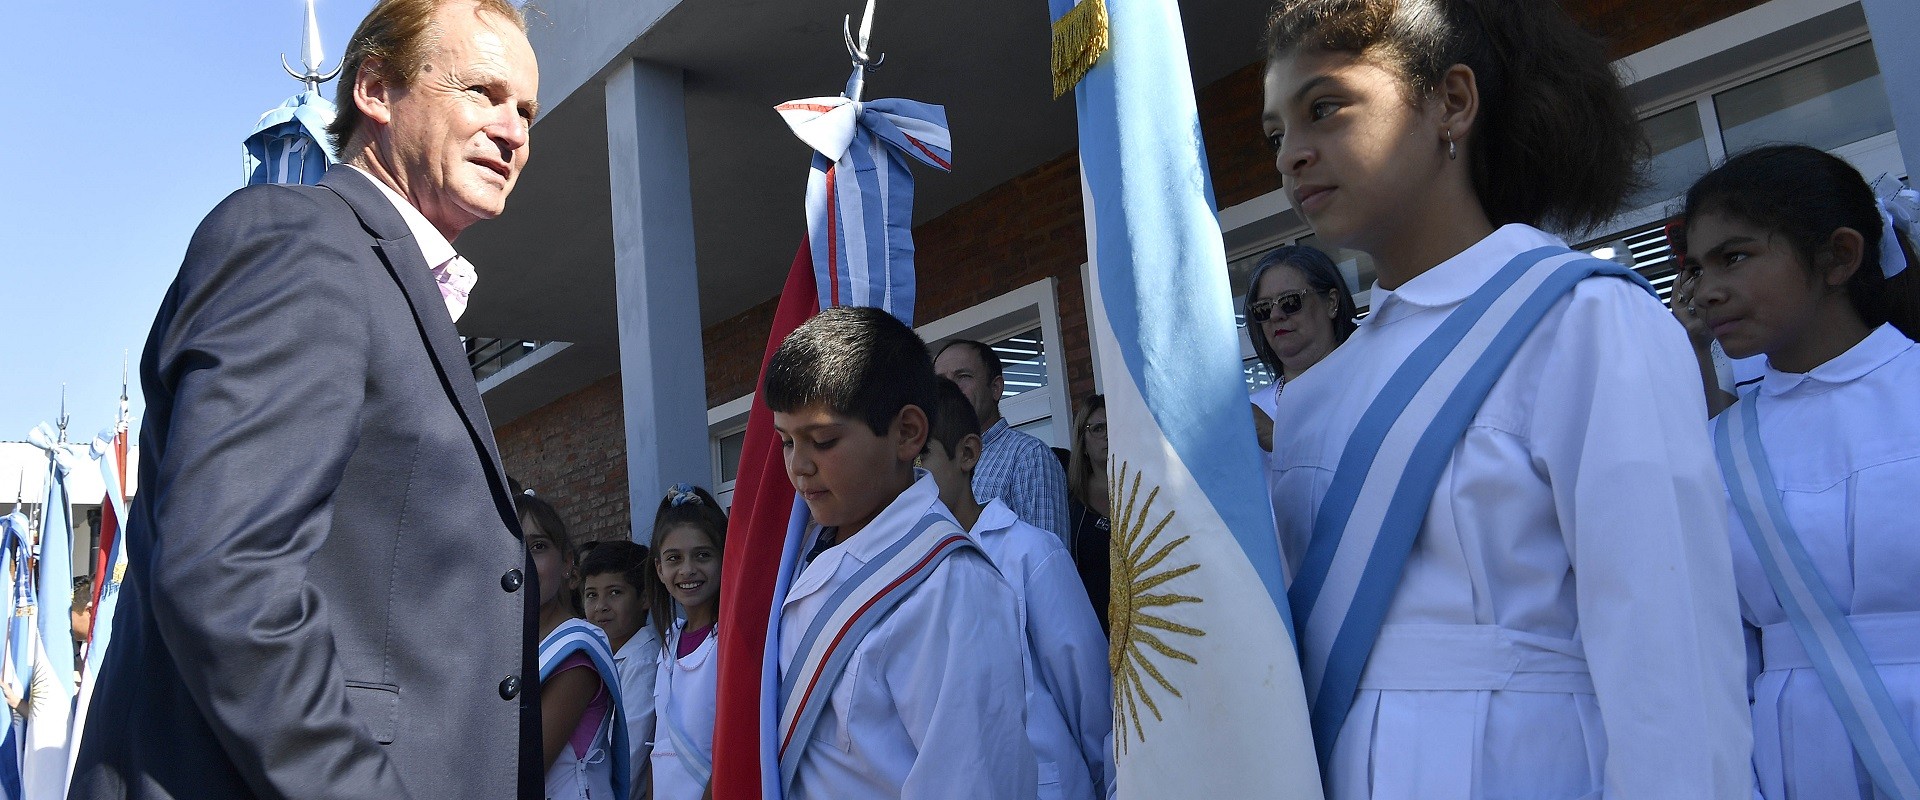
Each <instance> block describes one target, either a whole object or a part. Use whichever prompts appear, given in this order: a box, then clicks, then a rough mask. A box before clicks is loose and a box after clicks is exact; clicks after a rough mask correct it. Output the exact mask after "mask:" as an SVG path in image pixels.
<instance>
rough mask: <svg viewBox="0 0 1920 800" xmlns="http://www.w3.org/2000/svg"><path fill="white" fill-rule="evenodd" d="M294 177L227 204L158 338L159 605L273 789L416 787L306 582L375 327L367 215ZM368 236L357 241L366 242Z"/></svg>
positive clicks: (179, 659)
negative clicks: (374, 719)
mask: <svg viewBox="0 0 1920 800" xmlns="http://www.w3.org/2000/svg"><path fill="white" fill-rule="evenodd" d="M340 213H344V211H341V210H333V209H330V208H327V207H324V206H322V205H321V204H320V203H319V201H317V200H315V199H314V198H313V197H311V196H308V195H305V194H302V193H300V192H299V191H297V190H294V189H290V188H285V187H273V188H269V189H263V190H249V191H245V192H241V193H238V194H236V195H235V196H234V197H232V198H229V199H228V201H227V202H225V203H223V204H222V205H221V207H220V208H218V209H216V210H215V211H214V213H213V214H211V215H210V216H209V217H208V219H207V221H206V222H204V223H202V225H201V227H200V229H199V231H197V232H196V233H195V235H194V239H193V242H192V243H191V244H190V245H189V248H188V251H187V257H186V261H185V263H184V264H183V265H182V267H181V274H180V278H179V279H178V280H177V281H176V282H175V285H174V288H173V290H172V293H171V294H172V296H171V297H170V298H169V305H168V307H169V308H171V310H172V317H171V319H165V318H163V321H162V327H161V329H160V330H157V331H156V335H155V338H154V340H153V342H152V344H151V345H150V346H151V347H153V348H156V352H155V353H154V354H153V357H154V362H155V366H156V371H157V376H158V379H159V381H160V383H161V384H162V386H163V392H164V394H165V395H166V396H170V397H171V407H170V410H169V414H168V416H167V419H166V433H165V437H166V439H165V445H164V450H163V452H162V453H160V460H159V463H158V465H157V467H158V468H157V473H156V474H157V477H158V481H157V482H156V484H155V485H153V486H142V487H141V489H142V490H143V491H153V492H158V493H159V496H158V498H157V499H156V502H155V505H154V507H155V523H154V524H155V528H156V530H155V531H154V532H153V540H154V547H153V559H154V563H153V564H152V565H151V574H152V582H153V586H152V587H151V598H152V606H153V615H154V619H155V622H156V624H157V625H158V627H159V631H160V635H161V636H162V637H163V638H164V639H165V641H166V644H167V648H168V650H169V651H170V652H171V653H172V655H173V658H174V660H175V662H176V663H177V665H178V667H179V672H180V675H181V678H182V679H183V680H184V681H185V683H186V687H187V689H188V691H189V692H191V694H192V696H193V698H194V700H195V701H196V702H197V703H198V705H199V707H200V708H201V710H202V711H203V712H204V713H205V716H206V721H207V723H208V724H209V725H210V726H211V727H212V729H213V731H214V733H215V735H216V736H217V737H218V739H219V741H220V744H221V746H222V747H223V748H224V749H225V750H226V752H227V753H228V755H229V757H230V758H231V759H232V761H233V763H234V764H235V765H236V767H237V768H238V769H239V770H240V772H241V774H242V775H244V776H245V778H246V780H247V782H248V783H249V785H250V787H251V788H252V790H253V791H254V793H255V794H256V795H257V796H259V797H262V798H288V797H300V798H333V797H339V798H342V800H345V798H349V797H384V798H407V797H410V796H411V795H410V794H409V792H408V791H407V789H406V787H405V786H403V785H402V784H401V781H400V778H399V776H398V773H397V772H396V771H395V770H394V768H393V766H392V765H391V763H390V762H389V761H388V758H387V756H386V754H385V753H384V752H383V751H382V749H381V747H380V745H378V744H377V743H376V742H374V740H373V739H372V738H371V736H370V735H369V733H368V731H367V729H366V728H365V727H364V726H362V725H361V724H359V723H357V722H356V721H355V720H354V719H353V718H352V717H351V716H350V713H349V709H348V705H347V699H346V693H345V680H346V676H345V675H343V674H342V670H341V666H340V662H339V659H338V657H337V654H336V652H335V646H334V639H333V635H332V632H331V630H330V628H329V625H330V622H329V619H328V608H327V606H326V604H325V603H324V602H323V601H322V598H321V595H320V593H319V592H318V591H316V590H315V589H314V588H313V587H312V586H310V585H308V583H307V580H306V569H307V564H308V561H309V560H310V559H311V558H312V557H313V555H314V553H315V552H316V551H317V550H319V549H320V547H321V545H322V544H323V543H324V542H325V541H326V538H327V536H328V534H329V532H330V531H331V528H332V515H333V505H332V503H333V493H334V490H335V489H336V488H337V486H338V485H339V483H340V480H341V476H342V474H343V472H344V470H345V468H346V464H347V461H348V458H349V456H350V455H351V454H352V453H353V451H354V449H355V448H356V446H357V445H358V438H359V430H360V415H361V413H362V406H363V402H364V399H365V386H366V380H367V369H368V352H369V343H370V333H369V327H370V326H369V316H368V310H367V307H366V301H365V299H364V296H363V294H364V292H365V288H364V283H365V281H364V274H365V269H364V264H365V263H366V260H367V259H369V258H372V257H374V256H372V255H371V253H369V252H368V251H367V250H366V249H364V248H368V247H370V246H371V240H370V239H367V238H361V237H363V236H364V234H361V236H351V235H349V234H359V230H358V228H357V227H356V228H353V229H351V230H349V229H345V228H344V227H342V228H341V230H340V232H338V233H337V234H336V235H334V236H322V235H318V234H316V233H315V232H314V229H315V226H316V225H318V224H320V221H322V220H325V219H326V218H327V215H329V214H340ZM356 239H357V241H356Z"/></svg>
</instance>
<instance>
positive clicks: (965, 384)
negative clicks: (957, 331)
mask: <svg viewBox="0 0 1920 800" xmlns="http://www.w3.org/2000/svg"><path fill="white" fill-rule="evenodd" d="M933 368H934V371H936V372H938V373H940V376H941V377H943V378H946V379H948V380H950V381H953V382H954V383H955V384H958V385H959V387H960V391H961V392H962V393H964V394H966V396H967V400H968V401H970V402H972V403H973V410H974V412H975V413H977V414H979V415H980V424H982V425H985V426H987V429H986V432H985V433H983V434H981V436H980V440H981V441H982V442H983V443H984V445H985V449H984V450H983V451H982V452H981V454H980V463H979V465H978V466H975V467H974V469H973V496H974V499H976V500H979V501H980V502H981V503H990V502H992V501H993V500H994V499H995V498H998V499H999V500H1001V501H1003V502H1005V503H1006V504H1007V507H1008V508H1011V509H1013V513H1014V514H1015V515H1017V516H1018V517H1020V519H1021V520H1022V521H1024V522H1026V523H1027V524H1028V525H1032V526H1034V527H1036V528H1039V529H1041V530H1045V531H1052V532H1053V535H1055V536H1058V537H1060V541H1061V542H1063V543H1064V542H1066V541H1067V537H1068V536H1069V534H1070V529H1071V524H1070V523H1069V522H1068V520H1067V471H1066V470H1065V469H1063V468H1062V467H1061V466H1060V459H1059V458H1058V457H1057V456H1055V455H1054V454H1053V448H1050V447H1048V446H1047V443H1046V442H1043V441H1040V440H1039V439H1038V438H1036V437H1034V436H1032V435H1029V434H1025V433H1021V432H1020V431H1016V430H1014V429H1012V428H1010V427H1008V426H1007V420H1006V418H1005V417H1002V416H1000V395H1001V394H1003V393H1004V392H1005V391H1006V386H1007V382H1006V377H1005V376H1004V375H1003V374H1002V366H1001V364H1000V356H998V355H996V354H995V353H994V352H993V348H991V347H988V346H986V345H984V344H981V343H980V342H976V341H973V340H971V339H954V340H952V341H949V342H947V343H946V344H945V345H942V346H941V347H940V354H939V355H938V356H937V357H935V358H934V361H933Z"/></svg>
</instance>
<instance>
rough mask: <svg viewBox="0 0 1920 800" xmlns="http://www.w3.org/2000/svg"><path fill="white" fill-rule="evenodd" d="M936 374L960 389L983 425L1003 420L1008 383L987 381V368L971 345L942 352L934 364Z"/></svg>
mask: <svg viewBox="0 0 1920 800" xmlns="http://www.w3.org/2000/svg"><path fill="white" fill-rule="evenodd" d="M933 371H934V372H937V373H939V374H940V377H942V378H946V379H947V380H950V381H953V383H954V385H956V386H959V387H960V393H961V394H964V395H966V396H967V402H969V403H972V404H973V413H974V414H976V415H978V416H979V417H980V424H981V425H992V424H993V423H994V421H996V420H998V419H1000V392H1001V388H1002V387H1004V386H1005V385H1006V379H1005V378H1004V377H1001V376H994V377H992V378H988V377H987V364H986V362H985V361H982V360H980V354H979V353H977V352H975V351H974V349H973V346H972V345H965V344H959V345H954V346H952V347H949V348H947V349H945V350H942V351H941V352H940V356H939V357H938V358H935V359H934V360H933Z"/></svg>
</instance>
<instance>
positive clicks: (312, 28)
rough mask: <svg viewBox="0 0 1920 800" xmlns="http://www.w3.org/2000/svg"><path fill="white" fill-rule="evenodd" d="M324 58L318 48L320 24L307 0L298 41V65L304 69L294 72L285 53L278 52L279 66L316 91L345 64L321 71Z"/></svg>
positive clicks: (338, 73) (337, 75) (336, 75)
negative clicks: (305, 21) (304, 18)
mask: <svg viewBox="0 0 1920 800" xmlns="http://www.w3.org/2000/svg"><path fill="white" fill-rule="evenodd" d="M326 60H327V58H326V54H325V53H324V52H322V51H321V49H320V24H319V22H318V21H317V20H315V19H314V16H313V0H307V24H306V27H305V29H303V30H302V31H301V42H300V66H302V67H305V68H306V71H305V72H294V71H293V66H292V65H290V64H288V63H287V54H286V53H281V54H280V67H281V69H284V70H286V71H287V74H288V75H291V76H293V79H294V80H297V81H302V82H304V83H306V84H307V90H308V91H318V90H319V89H320V84H323V83H326V82H327V81H330V80H333V79H334V78H336V77H339V75H340V68H341V67H342V66H344V65H345V62H342V63H340V64H335V65H333V69H332V70H331V71H326V72H323V71H321V69H320V65H321V64H323V63H325V62H326Z"/></svg>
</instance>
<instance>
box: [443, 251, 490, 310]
mask: <svg viewBox="0 0 1920 800" xmlns="http://www.w3.org/2000/svg"><path fill="white" fill-rule="evenodd" d="M433 281H434V283H437V284H439V285H440V299H442V300H445V301H446V303H447V313H448V314H451V315H453V320H454V321H455V322H459V321H460V315H461V314H463V313H466V310H467V295H468V294H469V293H471V292H472V291H473V285H474V284H475V283H478V282H479V281H480V276H478V275H476V274H474V271H473V265H472V264H469V263H467V260H466V259H464V258H461V257H459V256H454V257H453V258H450V259H447V261H446V263H444V264H441V265H440V266H437V267H434V268H433Z"/></svg>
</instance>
